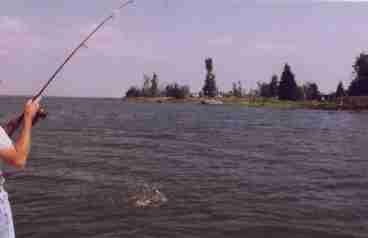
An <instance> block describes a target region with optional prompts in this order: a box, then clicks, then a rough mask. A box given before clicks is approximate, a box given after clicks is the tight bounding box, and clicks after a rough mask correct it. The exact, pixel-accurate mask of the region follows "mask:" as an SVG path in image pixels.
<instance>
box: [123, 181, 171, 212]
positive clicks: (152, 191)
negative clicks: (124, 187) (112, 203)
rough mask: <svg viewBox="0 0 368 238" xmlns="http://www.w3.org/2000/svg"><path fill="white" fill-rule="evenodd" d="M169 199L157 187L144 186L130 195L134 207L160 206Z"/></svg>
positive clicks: (130, 202)
mask: <svg viewBox="0 0 368 238" xmlns="http://www.w3.org/2000/svg"><path fill="white" fill-rule="evenodd" d="M167 201H168V199H167V198H166V196H165V195H164V194H163V193H162V192H160V191H159V190H158V189H157V188H155V187H149V186H144V187H142V188H141V189H140V191H138V192H135V193H134V194H132V195H131V196H129V204H131V205H132V206H133V207H138V208H145V207H159V206H161V205H162V204H164V203H166V202H167Z"/></svg>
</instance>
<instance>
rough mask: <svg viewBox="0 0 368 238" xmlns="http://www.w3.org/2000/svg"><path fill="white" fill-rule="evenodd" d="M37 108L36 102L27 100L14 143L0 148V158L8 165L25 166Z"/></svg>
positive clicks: (20, 167)
mask: <svg viewBox="0 0 368 238" xmlns="http://www.w3.org/2000/svg"><path fill="white" fill-rule="evenodd" d="M38 110H39V104H38V102H32V101H28V102H27V104H26V106H25V108H24V119H23V127H22V130H21V132H20V135H19V136H18V138H17V140H16V143H15V145H14V146H9V147H7V148H3V149H0V158H2V159H3V160H4V161H5V162H6V163H8V164H9V165H13V166H14V167H16V168H19V169H22V168H24V167H25V165H26V162H27V159H28V155H29V152H30V147H31V131H32V120H33V118H34V116H35V115H36V113H37V111H38Z"/></svg>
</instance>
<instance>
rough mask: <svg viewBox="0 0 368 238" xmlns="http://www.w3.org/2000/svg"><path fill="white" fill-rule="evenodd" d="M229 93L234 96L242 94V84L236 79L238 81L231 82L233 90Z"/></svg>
mask: <svg viewBox="0 0 368 238" xmlns="http://www.w3.org/2000/svg"><path fill="white" fill-rule="evenodd" d="M231 94H232V95H233V96H235V97H242V96H243V85H242V83H241V82H240V81H238V83H235V82H233V90H232V92H231Z"/></svg>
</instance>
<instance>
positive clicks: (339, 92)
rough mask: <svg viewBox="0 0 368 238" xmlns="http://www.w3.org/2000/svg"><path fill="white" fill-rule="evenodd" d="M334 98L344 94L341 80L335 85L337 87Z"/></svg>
mask: <svg viewBox="0 0 368 238" xmlns="http://www.w3.org/2000/svg"><path fill="white" fill-rule="evenodd" d="M335 95H336V98H340V97H343V96H345V89H344V85H343V84H342V82H341V81H340V83H339V85H337V89H336V94H335Z"/></svg>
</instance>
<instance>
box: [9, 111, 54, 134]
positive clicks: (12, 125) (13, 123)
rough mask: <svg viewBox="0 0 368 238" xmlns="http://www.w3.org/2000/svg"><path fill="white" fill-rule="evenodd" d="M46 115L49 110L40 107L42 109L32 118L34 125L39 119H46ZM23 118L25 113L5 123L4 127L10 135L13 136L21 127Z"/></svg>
mask: <svg viewBox="0 0 368 238" xmlns="http://www.w3.org/2000/svg"><path fill="white" fill-rule="evenodd" d="M46 117H47V112H46V111H45V110H44V109H43V108H40V110H38V112H37V113H36V115H35V116H34V117H33V119H32V126H34V125H35V124H36V123H37V122H38V121H39V119H45V118H46ZM23 119H24V113H22V114H21V115H20V116H18V117H16V118H15V119H12V120H10V121H9V122H8V123H7V124H6V125H5V128H4V129H5V131H6V133H7V134H8V136H9V137H11V136H12V135H13V134H14V132H15V131H16V130H17V129H18V128H19V127H20V125H21V124H22V122H23Z"/></svg>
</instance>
